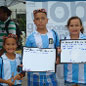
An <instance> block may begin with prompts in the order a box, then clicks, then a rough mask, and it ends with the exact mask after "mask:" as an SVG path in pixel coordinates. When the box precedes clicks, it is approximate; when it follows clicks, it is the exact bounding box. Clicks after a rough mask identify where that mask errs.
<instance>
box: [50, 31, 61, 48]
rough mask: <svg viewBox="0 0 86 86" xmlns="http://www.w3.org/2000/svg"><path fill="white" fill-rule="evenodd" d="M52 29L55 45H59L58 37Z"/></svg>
mask: <svg viewBox="0 0 86 86" xmlns="http://www.w3.org/2000/svg"><path fill="white" fill-rule="evenodd" d="M52 31H53V35H54V40H55V47H59V46H60V44H59V37H58V34H57V33H56V32H55V31H54V30H52Z"/></svg>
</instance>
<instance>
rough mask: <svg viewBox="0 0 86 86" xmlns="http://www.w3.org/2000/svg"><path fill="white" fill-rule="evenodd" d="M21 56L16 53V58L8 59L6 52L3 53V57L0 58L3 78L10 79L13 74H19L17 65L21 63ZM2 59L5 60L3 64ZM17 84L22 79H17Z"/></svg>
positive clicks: (0, 73) (0, 72)
mask: <svg viewBox="0 0 86 86" xmlns="http://www.w3.org/2000/svg"><path fill="white" fill-rule="evenodd" d="M20 58H21V56H20V54H16V58H15V59H14V60H11V59H8V57H7V56H6V54H5V53H4V54H3V55H2V58H0V76H1V75H2V76H1V78H2V79H4V80H8V79H10V78H12V75H13V76H15V75H17V74H18V72H17V66H18V65H20V63H21V61H20ZM2 61H3V64H2ZM1 68H2V71H1ZM2 84H3V85H4V86H5V85H6V84H5V83H2ZM16 84H21V81H19V80H16V81H15V85H16ZM6 86H8V85H6Z"/></svg>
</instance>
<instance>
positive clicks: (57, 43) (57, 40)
mask: <svg viewBox="0 0 86 86" xmlns="http://www.w3.org/2000/svg"><path fill="white" fill-rule="evenodd" d="M59 46H60V44H59V37H58V35H57V33H56V47H59Z"/></svg>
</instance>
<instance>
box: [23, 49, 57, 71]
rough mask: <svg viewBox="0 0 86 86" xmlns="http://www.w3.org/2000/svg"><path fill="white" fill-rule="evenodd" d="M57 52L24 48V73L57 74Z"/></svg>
mask: <svg viewBox="0 0 86 86" xmlns="http://www.w3.org/2000/svg"><path fill="white" fill-rule="evenodd" d="M55 62H56V50H55V49H39V48H28V47H23V70H24V71H52V72H55Z"/></svg>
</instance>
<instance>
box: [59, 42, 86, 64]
mask: <svg viewBox="0 0 86 86" xmlns="http://www.w3.org/2000/svg"><path fill="white" fill-rule="evenodd" d="M60 62H61V63H85V62H86V40H61V59H60Z"/></svg>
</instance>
